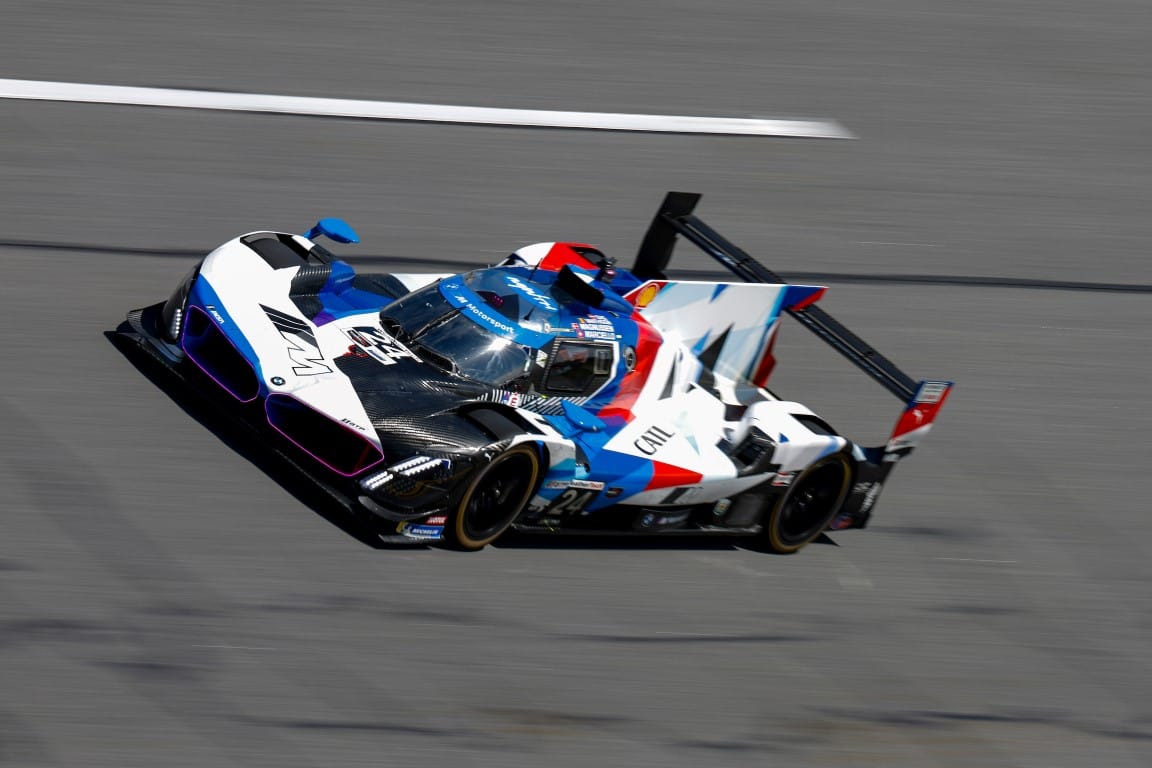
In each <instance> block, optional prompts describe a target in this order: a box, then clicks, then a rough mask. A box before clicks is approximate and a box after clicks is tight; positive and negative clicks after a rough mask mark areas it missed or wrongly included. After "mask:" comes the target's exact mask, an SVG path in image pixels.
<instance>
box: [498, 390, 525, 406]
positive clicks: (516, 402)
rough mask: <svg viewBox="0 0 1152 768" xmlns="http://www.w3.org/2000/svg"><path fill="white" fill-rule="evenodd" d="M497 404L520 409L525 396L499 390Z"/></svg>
mask: <svg viewBox="0 0 1152 768" xmlns="http://www.w3.org/2000/svg"><path fill="white" fill-rule="evenodd" d="M496 402H498V403H504V404H505V405H510V406H512V407H513V408H519V407H520V403H522V402H524V394H523V393H521V392H509V391H508V390H506V389H501V390H498V392H497V396H496Z"/></svg>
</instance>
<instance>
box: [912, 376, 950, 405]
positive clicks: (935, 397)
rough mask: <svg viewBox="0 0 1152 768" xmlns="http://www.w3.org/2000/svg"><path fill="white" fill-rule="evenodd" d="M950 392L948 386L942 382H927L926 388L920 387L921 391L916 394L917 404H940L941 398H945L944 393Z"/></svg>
mask: <svg viewBox="0 0 1152 768" xmlns="http://www.w3.org/2000/svg"><path fill="white" fill-rule="evenodd" d="M947 391H948V384H946V383H945V382H942V381H927V382H924V386H922V387H920V391H919V392H917V393H916V402H917V403H924V404H926V405H927V404H932V403H938V402H940V398H942V397H944V393H945V392H947Z"/></svg>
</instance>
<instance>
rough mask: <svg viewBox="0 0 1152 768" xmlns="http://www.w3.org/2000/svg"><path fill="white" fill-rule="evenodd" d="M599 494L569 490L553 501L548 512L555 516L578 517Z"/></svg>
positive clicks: (579, 489)
mask: <svg viewBox="0 0 1152 768" xmlns="http://www.w3.org/2000/svg"><path fill="white" fill-rule="evenodd" d="M599 493H600V491H589V490H584V489H581V488H569V489H567V490H566V491H564V493H562V494H560V495H559V496H557V497H556V498H555V500H553V502H552V504H551V505H549V507H548V512H549V513H551V514H553V515H557V516H562V515H578V514H580V512H582V511H583V510H584V507H586V506H588V502H590V501H592V499H594V498H596V496H597V495H598V494H599Z"/></svg>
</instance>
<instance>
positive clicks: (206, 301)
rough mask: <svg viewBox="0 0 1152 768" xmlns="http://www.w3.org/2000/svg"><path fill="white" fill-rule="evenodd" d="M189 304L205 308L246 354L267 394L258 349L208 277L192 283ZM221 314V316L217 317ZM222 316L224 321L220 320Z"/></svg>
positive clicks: (237, 347)
mask: <svg viewBox="0 0 1152 768" xmlns="http://www.w3.org/2000/svg"><path fill="white" fill-rule="evenodd" d="M188 304H189V305H190V306H196V307H200V308H201V309H203V310H204V311H205V312H207V313H208V315H209V316H210V317H212V318H213V319H214V320H215V321H216V324H217V325H218V326H219V327H220V330H221V331H223V332H224V335H225V336H227V337H228V340H229V341H231V342H232V344H233V346H235V347H236V351H237V352H239V353H240V354H241V355H243V356H244V359H246V360H247V361H248V362H250V363H251V364H252V367H253V368H254V369H255V370H256V378H257V379H259V381H260V394H261V395H263V394H267V391H268V389H267V386H266V385H265V383H264V371H263V369H262V368H261V366H260V357H259V356H258V355H257V354H256V350H255V349H254V348H253V347H252V345H251V344H249V343H248V339H247V338H245V336H244V334H243V333H241V332H240V328H239V327H238V326H237V325H236V321H235V320H233V319H232V316H231V315H230V314H228V310H227V309H226V308H225V307H224V302H222V301H221V300H220V297H219V296H218V295H217V293H216V291H215V289H213V288H212V285H211V284H210V283H209V282H208V278H206V277H204V276H203V275H200V276H199V277H197V278H196V282H194V283H193V284H192V290H191V291H189V292H188ZM210 308H211V309H210ZM216 315H219V317H216ZM220 318H223V319H224V322H222V323H221V322H220Z"/></svg>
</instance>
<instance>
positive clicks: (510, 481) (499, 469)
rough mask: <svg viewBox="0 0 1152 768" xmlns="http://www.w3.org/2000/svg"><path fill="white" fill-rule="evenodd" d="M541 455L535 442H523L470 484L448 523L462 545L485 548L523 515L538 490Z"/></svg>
mask: <svg viewBox="0 0 1152 768" xmlns="http://www.w3.org/2000/svg"><path fill="white" fill-rule="evenodd" d="M539 475H540V458H539V457H538V456H537V454H536V448H535V447H534V446H532V445H528V444H521V445H518V446H516V447H515V448H511V449H509V450H507V451H505V452H504V453H502V454H500V455H499V456H497V457H496V458H494V459H492V461H491V462H489V464H488V466H486V467H484V468H483V469H481V470H480V471H479V472H477V473H476V476H475V477H473V478H472V481H471V482H470V483H469V484H468V488H467V490H465V491H464V495H463V496H461V497H460V501H459V502H458V503H457V504H456V508H455V510H454V511H453V512H452V515H451V516H450V517H449V518H448V524H447V525H446V526H445V527H444V529H445V533H446V534H447V535H448V541H449V542H450V543H451V544H452V545H454V546H455V547H457V548H459V549H466V550H476V549H482V548H483V547H484V546H486V545H488V544H489V543H491V542H492V541H494V540H495V539H496V538H497V537H498V536H499V535H500V534H502V533H504V531H506V530H507V529H508V526H510V525H512V523H513V522H514V521H515V520H516V518H517V517H519V516H520V513H521V512H522V511H524V507H525V506H526V505H527V504H528V501H529V500H530V499H531V498H532V495H533V493H535V491H536V481H537V479H538V478H539Z"/></svg>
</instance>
